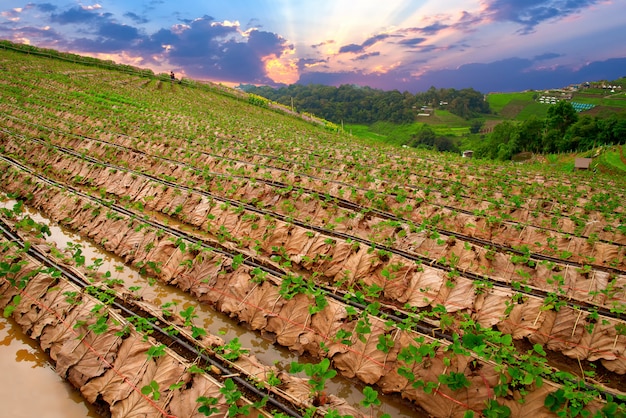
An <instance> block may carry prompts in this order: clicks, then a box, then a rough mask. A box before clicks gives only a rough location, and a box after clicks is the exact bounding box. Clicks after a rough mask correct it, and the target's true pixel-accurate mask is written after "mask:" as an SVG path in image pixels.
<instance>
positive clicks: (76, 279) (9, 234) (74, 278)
mask: <svg viewBox="0 0 626 418" xmlns="http://www.w3.org/2000/svg"><path fill="white" fill-rule="evenodd" d="M0 231H1V232H2V234H3V235H4V236H5V237H6V238H8V239H9V240H10V241H12V242H15V243H16V244H18V245H19V246H20V247H22V248H24V242H23V240H22V238H21V237H20V236H19V235H17V234H15V233H14V232H13V231H12V230H11V228H10V227H9V226H8V225H6V223H5V222H4V220H2V219H0ZM28 254H29V255H30V256H31V257H33V258H35V259H37V260H39V261H40V262H41V263H43V264H45V265H47V266H48V267H52V268H53V269H55V270H58V271H60V272H61V273H62V274H63V276H64V277H66V278H68V279H69V280H70V281H71V282H72V283H74V284H76V285H77V286H79V287H80V288H83V289H84V288H85V287H88V286H91V284H90V283H87V282H86V281H84V280H83V279H82V277H80V276H79V275H77V274H75V273H74V272H73V271H71V270H70V269H67V268H66V267H64V266H62V265H60V264H58V263H57V262H56V261H54V260H51V259H50V258H48V257H46V256H45V255H44V254H42V253H41V251H40V250H39V249H37V248H36V247H34V246H31V247H29V249H28ZM116 299H117V297H116ZM111 306H112V307H114V308H115V309H118V310H119V311H121V312H125V313H126V314H127V315H128V316H134V315H136V314H137V313H136V312H133V311H132V310H131V309H128V308H127V307H126V306H124V305H123V304H121V303H119V302H116V301H114V302H112V303H111ZM139 309H141V308H139ZM148 324H149V325H150V327H151V328H152V329H153V330H155V331H157V332H158V333H160V334H161V335H163V336H164V337H166V338H169V339H171V340H173V342H175V343H176V344H178V345H179V346H180V347H182V348H184V349H185V350H186V351H188V352H191V353H193V354H194V356H195V357H199V358H202V360H204V361H205V362H206V363H208V364H210V365H211V366H215V367H216V368H217V369H219V371H220V373H221V374H224V375H231V374H233V373H232V372H233V370H232V369H229V368H227V367H225V366H224V365H223V364H222V363H221V362H219V361H216V360H213V359H212V358H211V357H209V356H207V355H206V354H204V353H201V352H200V351H199V350H198V349H197V348H196V347H194V346H193V345H191V344H189V343H188V342H187V341H185V340H183V339H181V338H179V337H177V336H175V335H170V334H169V333H168V332H167V331H165V330H164V329H163V328H161V327H159V326H158V325H156V324H154V323H152V322H150V321H148ZM231 378H232V379H233V381H235V382H236V383H237V384H238V385H239V386H242V387H245V388H246V390H248V391H251V392H252V393H254V395H255V396H258V397H259V399H263V398H264V397H266V396H267V397H268V403H270V404H271V405H272V406H273V407H275V408H276V409H280V410H281V411H282V412H284V413H286V414H288V415H289V416H291V417H294V418H302V415H301V414H300V413H299V412H297V411H295V410H293V409H292V408H290V407H288V406H286V405H284V404H282V403H280V402H279V401H278V400H276V398H274V397H273V396H270V395H269V394H268V393H265V392H261V391H260V390H259V389H258V388H257V387H256V386H254V385H253V384H251V383H250V382H248V381H247V380H246V379H244V378H242V377H240V376H231Z"/></svg>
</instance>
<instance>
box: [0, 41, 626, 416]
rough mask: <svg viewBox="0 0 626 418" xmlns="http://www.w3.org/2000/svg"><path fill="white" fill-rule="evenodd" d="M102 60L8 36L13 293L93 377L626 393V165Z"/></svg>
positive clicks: (302, 389) (313, 411)
mask: <svg viewBox="0 0 626 418" xmlns="http://www.w3.org/2000/svg"><path fill="white" fill-rule="evenodd" d="M87 64H88V65H86V64H81V63H78V62H69V61H67V60H61V59H56V58H48V57H42V56H38V55H33V54H25V53H21V52H15V51H11V50H2V49H0V68H1V69H2V74H3V77H2V78H0V92H1V94H2V101H1V102H0V112H1V114H2V122H0V151H1V155H0V193H1V194H2V199H1V200H3V201H5V202H11V205H5V206H6V207H4V208H3V210H0V229H1V230H2V232H3V234H2V236H1V237H0V248H1V249H2V252H0V261H1V264H0V272H1V273H2V274H1V275H0V306H1V307H2V308H3V309H4V312H5V315H6V316H10V317H11V318H13V320H14V321H15V322H14V324H15V326H20V327H21V328H22V329H23V330H24V332H25V333H26V334H27V335H29V336H31V337H32V338H34V339H37V340H38V341H39V345H40V346H41V347H42V349H43V350H44V351H45V352H46V353H48V354H49V355H50V361H51V362H52V363H53V364H54V367H55V369H56V371H57V373H58V374H59V375H60V376H61V377H63V378H65V379H67V380H68V381H69V382H70V384H72V385H73V386H74V387H76V388H77V390H79V391H80V393H81V394H82V395H83V396H84V397H85V399H86V400H88V401H90V402H99V403H100V404H101V405H102V406H103V408H105V409H107V411H110V413H111V415H112V416H141V415H142V414H144V415H149V416H181V417H182V416H190V417H191V416H193V417H196V416H206V415H211V414H215V415H216V416H247V415H251V416H257V415H260V416H264V417H272V416H274V417H284V416H293V417H303V416H307V417H314V416H315V417H321V416H325V417H334V418H338V417H345V416H353V417H363V418H365V417H371V416H381V417H388V416H393V417H415V416H423V417H426V416H435V417H458V418H461V417H473V416H501V417H507V416H512V417H521V416H528V415H534V416H541V417H557V416H578V415H582V414H585V415H589V416H597V417H614V416H620V415H622V416H623V415H624V414H625V413H626V409H625V408H626V406H625V405H626V392H624V388H625V387H626V377H625V376H626V319H625V316H624V315H625V314H626V208H625V205H624V203H625V202H626V178H624V177H623V176H615V175H613V174H612V173H603V172H595V173H594V172H591V171H589V172H572V173H564V172H561V171H558V170H554V169H553V167H552V166H550V164H551V163H552V161H547V162H548V164H546V161H543V162H538V163H537V164H528V165H520V164H515V163H511V162H493V161H478V160H471V159H463V158H461V157H460V156H457V155H455V154H452V153H436V152H431V151H427V150H418V149H412V148H403V147H397V146H391V145H387V144H384V143H381V142H378V141H375V140H372V139H361V138H359V137H357V136H355V135H350V134H349V133H347V132H341V131H337V130H334V129H333V130H331V129H329V127H330V128H333V126H332V125H325V126H322V125H320V124H318V123H311V122H310V121H308V120H305V119H303V118H302V117H301V116H299V115H293V114H290V113H289V112H287V111H282V110H279V109H272V108H270V106H269V104H268V103H267V102H265V101H263V100H261V99H259V98H258V97H255V96H248V95H245V94H243V93H241V92H239V93H237V92H235V91H231V90H230V89H226V88H223V87H220V86H214V85H204V84H201V83H196V82H194V81H193V80H186V81H185V82H181V83H179V82H172V81H170V80H169V79H168V78H167V77H165V78H164V77H161V76H159V75H154V74H149V73H147V72H141V71H135V70H133V69H129V68H123V71H120V68H114V67H112V66H110V65H101V64H100V63H97V62H90V63H87ZM507 105H508V102H507V103H504V101H503V104H502V108H501V109H505V108H506V106H507ZM441 117H442V119H443V118H446V119H447V120H448V121H452V120H455V119H454V118H453V117H452V116H450V115H448V114H445V113H444V114H443V115H441ZM609 151H610V152H611V154H610V157H611V158H610V159H609V160H610V161H612V162H615V163H616V164H619V163H617V160H616V157H615V156H616V155H618V154H617V152H621V151H619V149H617V148H615V149H611V150H609ZM622 154H623V152H622ZM607 155H609V154H607ZM620 158H621V157H620ZM25 207H26V208H28V210H29V211H31V212H28V211H27V210H25V209H24V208H25ZM51 227H62V229H63V230H66V231H69V232H71V233H72V234H76V235H78V236H79V237H81V239H82V240H84V241H86V242H89V243H90V245H94V246H97V247H98V248H99V249H100V250H102V251H105V252H106V253H107V254H109V256H108V257H111V258H113V257H115V258H116V259H118V260H119V262H120V263H122V264H123V265H124V266H125V267H126V268H128V269H129V270H131V271H132V281H131V280H130V278H129V277H123V276H121V275H119V274H118V273H119V271H118V269H117V268H114V269H112V270H109V271H105V269H104V268H103V267H102V263H103V260H102V259H101V260H100V261H98V260H97V259H91V260H89V259H88V258H86V257H85V254H84V253H83V249H82V247H80V246H76V245H75V244H68V242H67V241H63V240H61V239H58V237H55V235H53V234H50V233H49V232H50V228H51ZM52 262H54V263H56V264H51V263H52ZM46 263H50V264H46ZM55 265H56V266H57V267H54V268H53V267H51V266H55ZM119 270H121V268H120V269H119ZM154 286H159V288H158V289H159V290H158V291H154V290H151V291H150V290H149V291H144V290H145V289H152V288H153V287H154ZM175 292H181V293H184V294H185V297H186V298H188V299H184V300H185V301H186V302H185V303H183V302H181V301H182V300H183V299H182V297H179V296H178V295H179V293H175ZM170 294H175V295H176V296H174V297H171V295H170ZM150 295H152V297H150ZM144 296H145V297H144ZM168 297H169V299H168ZM165 300H168V302H167V303H166V302H164V301H165ZM177 300H178V302H176V301H177ZM170 301H171V302H170ZM131 308H132V309H140V308H141V314H139V313H133V312H135V311H132V312H130V313H129V312H128V311H131V310H132V309H131ZM205 315H206V316H205ZM208 315H213V316H208ZM220 318H221V319H220ZM218 320H223V321H227V320H228V321H230V322H229V324H230V325H229V330H228V332H227V331H223V329H222V328H219V327H218V328H217V329H215V328H211V325H212V323H213V322H216V321H218ZM222 331H223V332H222ZM242 341H249V343H242ZM3 378H4V379H11V378H12V377H8V376H3ZM265 398H267V399H265ZM581 411H584V412H581ZM385 414H388V415H385Z"/></svg>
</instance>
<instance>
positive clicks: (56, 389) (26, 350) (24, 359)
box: [0, 315, 99, 418]
mask: <svg viewBox="0 0 626 418" xmlns="http://www.w3.org/2000/svg"><path fill="white" fill-rule="evenodd" d="M0 370H2V377H3V378H2V379H0V405H2V416H5V417H12V418H30V417H46V418H57V417H58V418H84V417H98V416H99V415H98V413H97V412H96V411H95V409H94V408H93V407H92V406H91V405H90V404H89V403H88V402H85V401H84V400H83V398H82V396H81V395H80V393H79V392H78V391H76V390H74V389H73V388H72V386H71V385H69V384H68V383H67V382H65V381H64V380H63V379H61V378H60V377H59V375H57V374H56V372H55V371H54V368H53V367H52V365H51V364H50V359H49V357H48V356H47V355H46V354H45V353H44V352H43V351H42V350H41V349H40V348H39V346H38V345H37V343H36V342H35V341H33V340H31V339H30V338H29V337H28V336H26V335H24V334H23V333H22V329H21V327H20V326H19V325H17V324H16V323H15V322H14V321H13V320H12V319H6V318H4V317H2V316H1V315H0Z"/></svg>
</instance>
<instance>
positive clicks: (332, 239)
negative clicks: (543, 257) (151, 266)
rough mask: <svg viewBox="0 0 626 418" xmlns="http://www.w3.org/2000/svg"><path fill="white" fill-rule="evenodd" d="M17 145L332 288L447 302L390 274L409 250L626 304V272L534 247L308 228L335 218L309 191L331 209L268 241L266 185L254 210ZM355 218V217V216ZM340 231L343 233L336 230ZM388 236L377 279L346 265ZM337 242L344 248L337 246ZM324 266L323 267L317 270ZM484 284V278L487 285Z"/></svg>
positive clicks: (544, 287)
mask: <svg viewBox="0 0 626 418" xmlns="http://www.w3.org/2000/svg"><path fill="white" fill-rule="evenodd" d="M18 144H20V141H18V140H14V141H13V142H11V143H8V144H7V145H6V147H7V148H6V149H7V151H12V152H14V153H21V154H22V155H23V156H24V157H25V158H26V160H27V161H34V162H35V163H36V164H38V165H39V166H40V167H42V168H45V169H46V170H47V171H48V172H49V173H50V174H53V173H54V174H55V175H56V176H57V177H58V178H61V179H62V180H63V181H66V182H71V181H74V182H76V183H78V184H82V185H91V186H93V187H94V188H96V189H97V190H98V192H106V193H109V194H112V195H115V196H117V198H119V199H121V200H122V201H123V202H126V203H132V204H134V205H136V206H137V205H138V206H137V207H139V208H142V209H143V208H145V209H154V210H157V211H160V212H163V213H165V214H171V215H172V216H175V217H178V218H179V219H180V220H182V221H185V222H187V223H190V224H192V225H194V226H196V227H198V228H199V229H201V230H203V231H208V232H210V233H212V234H213V236H214V237H216V238H217V239H219V240H220V241H230V242H232V243H235V244H237V245H238V246H239V247H241V248H248V249H249V250H255V251H256V252H257V255H263V254H264V255H266V256H267V257H271V256H279V258H280V256H285V258H286V259H285V261H289V262H292V263H294V264H296V265H298V266H299V267H300V268H304V269H305V270H308V271H310V272H311V273H314V272H317V273H318V274H320V273H321V274H322V275H323V276H326V277H329V278H331V279H332V278H334V280H333V281H334V282H335V285H336V282H337V281H339V280H341V281H342V282H345V281H346V280H348V283H342V284H345V285H346V286H347V287H348V288H349V287H350V286H351V285H352V284H354V283H359V281H360V280H361V279H363V280H365V281H366V282H365V284H366V285H374V284H375V285H376V286H378V287H379V288H380V290H381V291H382V294H383V295H384V296H385V297H387V298H389V299H392V300H398V301H399V302H401V304H404V303H409V304H410V305H412V306H420V307H423V306H427V305H428V304H431V303H432V300H433V299H435V300H436V301H437V302H443V301H442V300H441V299H440V298H437V297H436V296H437V295H438V294H439V291H440V287H441V286H442V285H443V282H444V280H443V279H444V276H445V274H439V275H438V277H439V278H440V280H439V282H438V286H430V288H431V292H424V293H426V294H421V295H416V296H415V297H413V296H411V295H409V294H407V287H408V285H409V281H408V280H406V278H405V277H399V276H401V275H402V274H401V273H402V272H400V273H398V270H399V267H395V268H393V267H392V268H393V270H392V273H393V274H391V273H390V271H389V265H391V266H395V265H398V266H402V265H405V264H411V263H412V262H413V261H414V260H415V257H411V254H415V255H422V256H423V255H426V257H427V258H426V260H425V261H428V262H429V263H430V264H431V265H433V264H436V265H437V266H439V267H444V270H447V271H448V277H449V278H450V279H452V281H454V279H455V277H456V276H459V275H460V276H465V277H467V278H469V279H476V276H467V274H466V273H467V271H470V272H474V273H476V274H480V275H481V277H485V278H489V279H494V280H496V282H497V281H500V282H502V283H505V284H509V285H511V286H513V287H514V288H515V289H516V290H524V291H525V292H526V293H529V292H531V291H532V289H539V290H541V291H543V292H546V293H548V294H549V295H550V296H551V300H550V301H549V302H548V303H552V302H553V300H554V299H555V298H556V299H558V298H560V297H562V296H568V298H569V299H572V298H573V299H575V300H579V301H582V302H585V303H587V302H593V303H594V304H597V305H599V306H605V307H607V309H611V310H612V311H614V312H615V313H621V312H622V311H623V309H624V300H625V299H624V284H626V277H624V275H621V274H616V273H614V272H603V271H599V270H596V269H594V268H592V267H591V266H590V265H579V266H574V267H573V266H570V265H560V264H558V263H554V262H545V261H543V262H539V261H538V260H536V259H534V258H533V257H532V256H531V254H530V252H528V253H522V254H513V255H508V254H505V253H501V252H495V251H493V250H491V249H489V248H481V247H478V246H475V245H470V244H469V243H468V242H463V241H461V240H457V239H456V238H455V237H453V236H444V235H440V234H438V233H437V232H436V231H433V230H425V231H421V232H420V231H411V232H409V233H407V232H406V230H404V229H402V228H398V225H399V224H397V223H393V222H387V221H383V220H380V219H379V220H376V219H375V218H374V219H372V218H373V216H369V215H365V216H363V214H360V213H352V214H350V213H348V214H347V216H345V214H346V212H345V211H344V216H345V218H346V219H347V220H348V221H349V222H350V224H351V226H352V228H351V229H350V230H349V231H346V232H343V231H341V230H340V231H337V230H336V229H333V230H330V229H317V230H316V229H311V228H309V227H307V225H311V224H312V225H315V224H318V225H320V227H324V226H326V228H328V224H327V223H326V222H325V221H324V219H328V218H331V217H333V216H337V215H338V213H337V207H336V206H335V207H334V210H335V212H334V213H333V212H332V211H333V207H332V206H330V205H328V204H327V202H325V201H319V200H317V201H316V200H314V199H312V197H311V195H302V196H300V197H301V198H302V199H298V200H297V201H296V202H297V203H296V205H297V204H298V202H300V203H308V204H309V205H308V206H311V205H313V206H314V207H315V204H316V203H318V204H319V203H322V206H326V207H325V208H324V207H317V208H316V209H315V212H316V213H312V214H313V215H314V216H315V219H313V220H312V221H308V222H305V223H304V224H303V223H301V222H297V221H293V225H288V226H284V227H281V228H279V229H278V231H282V232H283V233H284V234H286V235H291V236H293V237H294V238H293V239H291V240H289V241H290V242H289V243H287V242H286V241H287V239H286V237H283V238H280V239H279V238H273V239H272V240H270V241H269V242H267V241H265V240H262V239H261V238H262V234H260V233H257V234H254V233H252V232H249V233H245V234H244V233H243V232H245V231H246V228H252V227H253V225H254V224H256V221H258V219H259V218H260V217H261V216H263V217H268V216H271V217H275V216H277V215H276V213H275V212H273V211H262V210H260V209H257V208H258V207H264V206H268V204H267V201H270V203H274V208H275V207H276V206H279V207H284V206H286V205H284V201H285V200H283V199H285V196H284V195H274V194H272V193H271V190H269V189H267V188H263V187H261V188H260V192H258V191H257V192H256V193H257V196H259V197H260V198H262V199H264V200H263V201H261V200H257V201H256V203H257V205H256V207H251V206H250V205H242V204H241V203H240V201H243V202H246V201H247V199H244V198H241V195H240V193H239V192H238V191H234V193H232V196H233V197H235V198H239V199H240V201H233V200H223V199H220V198H219V197H214V196H212V195H211V194H208V193H206V192H201V191H195V190H191V189H187V190H185V189H177V188H174V187H170V186H169V185H167V184H159V183H158V182H155V181H154V180H151V179H150V178H147V177H145V176H143V175H141V174H139V173H137V172H132V171H126V170H123V169H120V168H119V167H118V169H119V170H118V169H111V168H106V167H105V166H104V165H101V164H98V163H97V162H93V163H90V162H87V161H84V160H82V159H80V158H75V157H72V156H69V155H66V154H65V153H63V152H60V153H59V152H57V151H56V150H55V149H54V148H52V149H51V148H48V147H47V146H44V145H41V144H39V145H36V144H33V143H32V142H30V141H25V142H21V145H22V147H26V148H28V149H23V148H19V147H18V146H17V145H18ZM36 159H38V160H36ZM248 190H251V189H250V188H249V187H248V188H246V189H245V191H244V193H245V192H247V191H248ZM252 190H254V187H253V188H252ZM248 195H249V194H248ZM281 200H282V203H281ZM325 203H326V204H325ZM235 205H237V206H235ZM222 206H224V207H222ZM303 207H306V205H303ZM324 211H325V213H324ZM279 212H280V211H279ZM321 213H322V216H321V218H322V222H318V221H317V218H318V217H320V214H321ZM291 214H293V213H291ZM351 215H353V217H352V218H351ZM286 216H287V215H286V214H285V215H284V216H283V217H282V218H281V217H280V216H279V219H283V220H291V219H292V218H291V217H288V218H286ZM376 222H378V223H376ZM392 228H393V229H392ZM395 228H398V229H400V232H401V233H397V232H395V231H394V229H395ZM318 231H321V232H322V233H323V235H324V236H323V237H321V238H320V239H319V241H321V242H323V243H324V244H325V245H323V246H320V245H315V246H313V247H312V248H308V249H307V250H306V251H304V250H303V248H302V246H303V245H306V243H307V242H309V243H310V242H311V240H310V238H312V237H313V235H314V234H315V233H317V232H318ZM257 232H261V231H257ZM336 232H342V233H341V234H339V235H338V234H337V233H336ZM348 233H349V234H348ZM384 234H388V236H387V237H386V238H385V239H384V240H383V239H381V237H380V236H381V235H383V236H384ZM257 235H258V236H257ZM274 235H276V234H274ZM390 236H391V237H393V239H394V241H393V244H395V246H393V247H392V248H391V251H389V255H391V254H392V253H395V255H397V257H396V258H397V259H394V260H387V261H389V263H388V265H387V266H386V267H384V268H383V269H382V276H381V277H378V278H372V277H371V276H369V274H370V273H371V272H372V270H371V269H370V268H367V267H366V269H365V270H364V271H358V263H357V264H354V263H349V262H347V260H348V258H349V256H350V252H351V251H354V250H356V249H358V248H360V245H361V244H360V243H363V244H366V245H368V246H369V247H370V249H372V248H375V246H376V244H377V243H380V244H383V245H386V246H388V244H389V237H390ZM395 236H402V239H400V241H399V242H397V241H396V239H395ZM298 240H300V241H302V242H300V241H298ZM369 240H373V241H369ZM337 243H339V245H336V244H337ZM276 244H280V245H276ZM598 245H600V244H598ZM352 247H354V248H352ZM351 248H352V249H351ZM322 250H323V251H322ZM398 250H400V251H398ZM381 251H382V252H383V255H386V252H387V251H385V250H381ZM616 251H617V250H616ZM370 252H372V251H370ZM307 253H310V254H307ZM314 257H323V258H324V262H323V263H320V262H317V261H318V260H314V261H313V262H310V259H312V258H314ZM407 257H408V259H407ZM372 258H374V257H372ZM307 260H308V262H307ZM372 264H373V263H372ZM383 264H384V263H383ZM320 267H324V268H323V269H320ZM385 268H386V269H387V272H386V273H385V272H384V270H385ZM340 272H341V273H343V275H344V277H343V278H341V279H340V278H339V273H340ZM351 273H354V275H351ZM391 276H394V277H393V278H392V277H391ZM368 279H369V281H368ZM390 282H391V283H390ZM403 283H404V284H405V286H404V287H403V286H402V285H403ZM470 283H471V280H470ZM487 284H488V283H483V285H487ZM451 285H453V283H449V284H448V286H450V287H451ZM433 287H434V288H433ZM420 288H423V287H422V286H421V287H420ZM402 295H404V296H405V299H404V300H402V299H398V298H399V297H401V296H402ZM419 299H422V301H419ZM468 304H469V305H468ZM452 305H454V304H452ZM400 306H401V305H400ZM469 306H471V300H467V301H466V302H465V303H464V304H459V305H458V306H457V307H455V308H454V309H452V308H451V307H449V306H448V309H449V310H450V311H456V310H460V309H463V308H467V307H469Z"/></svg>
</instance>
